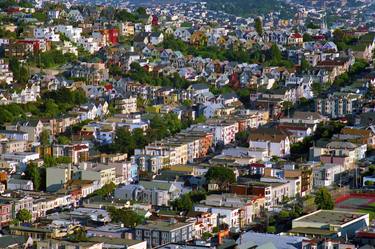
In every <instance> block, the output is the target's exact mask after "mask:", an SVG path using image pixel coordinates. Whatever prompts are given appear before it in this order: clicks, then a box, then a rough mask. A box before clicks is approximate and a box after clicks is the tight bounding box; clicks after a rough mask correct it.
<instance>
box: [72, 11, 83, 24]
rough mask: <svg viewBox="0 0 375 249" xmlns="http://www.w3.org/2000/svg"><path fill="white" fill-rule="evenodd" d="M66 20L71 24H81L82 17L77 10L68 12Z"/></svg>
mask: <svg viewBox="0 0 375 249" xmlns="http://www.w3.org/2000/svg"><path fill="white" fill-rule="evenodd" d="M68 18H69V19H70V20H71V21H73V22H83V21H84V17H83V16H82V14H81V12H80V11H79V10H77V9H73V10H70V11H69V13H68Z"/></svg>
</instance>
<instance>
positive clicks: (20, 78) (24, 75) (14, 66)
mask: <svg viewBox="0 0 375 249" xmlns="http://www.w3.org/2000/svg"><path fill="white" fill-rule="evenodd" d="M9 69H10V70H11V71H12V73H13V77H14V79H15V80H16V81H17V82H18V83H26V82H27V81H28V80H29V78H30V73H29V70H27V68H26V67H25V66H24V65H21V63H20V61H19V60H18V59H16V58H13V57H12V58H10V59H9Z"/></svg>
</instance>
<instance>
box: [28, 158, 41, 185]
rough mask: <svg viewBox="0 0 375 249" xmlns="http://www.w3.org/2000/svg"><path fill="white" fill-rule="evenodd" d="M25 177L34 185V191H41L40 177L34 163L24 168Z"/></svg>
mask: <svg viewBox="0 0 375 249" xmlns="http://www.w3.org/2000/svg"><path fill="white" fill-rule="evenodd" d="M25 175H26V177H27V178H29V179H31V180H32V182H33V185H34V190H37V191H39V190H41V184H42V177H41V172H40V169H39V167H38V165H36V164H35V163H30V164H29V165H27V167H26V171H25Z"/></svg>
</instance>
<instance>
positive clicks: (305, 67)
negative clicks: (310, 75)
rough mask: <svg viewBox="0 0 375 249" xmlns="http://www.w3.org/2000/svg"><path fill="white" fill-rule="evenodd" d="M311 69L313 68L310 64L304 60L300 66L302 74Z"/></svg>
mask: <svg viewBox="0 0 375 249" xmlns="http://www.w3.org/2000/svg"><path fill="white" fill-rule="evenodd" d="M310 68H311V65H310V63H309V62H308V61H307V60H306V59H305V58H302V60H301V65H300V72H301V73H306V72H307V71H308V70H309V69H310Z"/></svg>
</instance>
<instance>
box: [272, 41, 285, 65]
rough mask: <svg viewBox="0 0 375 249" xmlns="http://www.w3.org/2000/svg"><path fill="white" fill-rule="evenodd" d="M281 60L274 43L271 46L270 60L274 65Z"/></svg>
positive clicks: (279, 52)
mask: <svg viewBox="0 0 375 249" xmlns="http://www.w3.org/2000/svg"><path fill="white" fill-rule="evenodd" d="M282 59H283V57H282V54H281V51H280V49H279V47H278V46H277V45H276V44H275V43H274V44H272V46H271V60H272V61H273V62H274V63H280V62H281V60H282Z"/></svg>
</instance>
